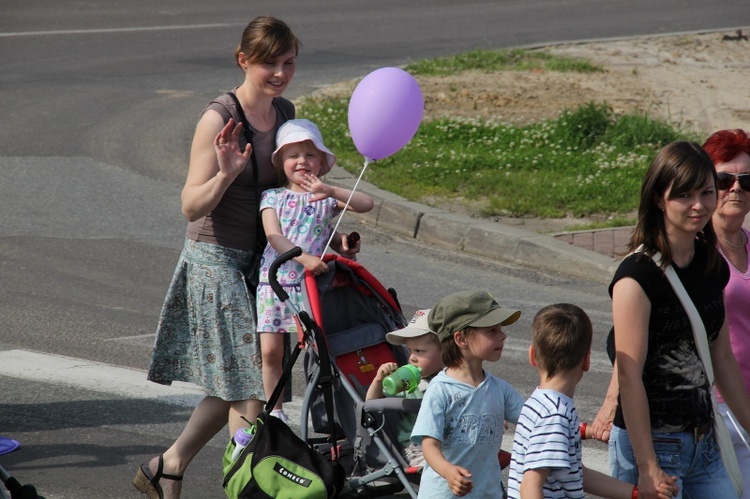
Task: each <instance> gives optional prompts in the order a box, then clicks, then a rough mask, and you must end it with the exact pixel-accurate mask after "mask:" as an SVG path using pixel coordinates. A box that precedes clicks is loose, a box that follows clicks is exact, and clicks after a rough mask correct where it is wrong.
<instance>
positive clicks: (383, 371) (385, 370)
mask: <svg viewBox="0 0 750 499" xmlns="http://www.w3.org/2000/svg"><path fill="white" fill-rule="evenodd" d="M396 369H398V364H396V363H395V362H386V363H385V364H381V365H380V367H379V368H378V373H377V374H376V375H375V379H374V380H373V382H375V381H377V382H378V383H382V382H383V378H385V377H386V376H388V375H389V374H391V373H392V372H394V371H395V370H396Z"/></svg>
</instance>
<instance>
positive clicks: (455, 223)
mask: <svg viewBox="0 0 750 499" xmlns="http://www.w3.org/2000/svg"><path fill="white" fill-rule="evenodd" d="M326 180H327V181H328V182H329V183H331V184H332V185H338V186H341V187H346V188H348V189H351V188H352V187H354V183H355V182H356V177H354V176H353V175H352V174H350V173H349V172H347V171H346V170H344V169H343V168H341V167H339V166H334V168H333V170H332V171H331V172H330V173H329V174H328V175H327V176H326ZM357 190H360V191H362V192H366V193H367V194H369V195H370V196H372V197H373V200H374V201H375V208H373V210H372V211H371V212H369V213H364V214H354V213H351V214H348V215H347V216H356V217H359V218H360V219H361V220H363V222H364V223H366V224H369V225H372V226H374V227H379V228H381V229H384V230H388V231H391V232H393V233H396V234H399V235H402V236H405V237H410V238H414V239H417V240H419V241H422V242H425V243H428V244H433V245H436V246H440V247H443V248H446V249H450V250H454V251H461V252H465V253H468V254H472V255H476V256H481V257H484V258H491V259H495V260H498V261H501V262H508V263H513V264H517V265H524V266H527V267H531V268H536V269H539V270H543V271H546V272H551V273H556V274H563V275H567V276H570V277H574V278H579V279H590V280H593V281H597V282H601V283H603V284H608V283H609V281H610V280H611V278H612V275H613V274H614V271H615V269H616V268H617V258H616V257H614V256H613V255H615V254H616V253H619V252H622V251H623V250H624V246H625V244H626V243H627V241H628V239H629V237H630V230H631V228H627V227H625V228H617V229H602V230H594V231H582V232H563V233H559V234H552V235H544V234H537V233H536V232H531V231H528V230H524V229H519V228H517V227H510V226H507V225H502V224H499V223H495V222H492V221H487V220H483V219H479V218H471V217H468V216H463V215H458V214H455V213H450V212H448V211H446V210H441V209H438V208H433V207H430V206H426V205H422V204H419V203H415V202H413V201H408V200H406V199H404V198H402V197H400V196H397V195H395V194H392V193H390V192H388V191H384V190H382V189H380V188H378V187H376V186H374V185H372V184H370V183H367V182H364V181H362V182H360V184H359V186H358V187H357Z"/></svg>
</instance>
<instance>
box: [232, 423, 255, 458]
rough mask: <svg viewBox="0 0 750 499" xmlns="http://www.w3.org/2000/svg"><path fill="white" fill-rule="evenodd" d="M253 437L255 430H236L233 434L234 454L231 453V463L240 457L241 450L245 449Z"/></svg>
mask: <svg viewBox="0 0 750 499" xmlns="http://www.w3.org/2000/svg"><path fill="white" fill-rule="evenodd" d="M254 436H255V430H254V429H252V428H240V429H239V430H237V432H236V433H235V434H234V452H232V461H236V460H237V458H238V457H240V454H241V453H242V449H244V448H245V447H247V444H249V443H250V440H252V439H253V437H254Z"/></svg>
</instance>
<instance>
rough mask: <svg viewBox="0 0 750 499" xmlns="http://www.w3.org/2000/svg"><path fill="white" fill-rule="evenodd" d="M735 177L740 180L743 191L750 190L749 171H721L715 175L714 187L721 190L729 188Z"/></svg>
mask: <svg viewBox="0 0 750 499" xmlns="http://www.w3.org/2000/svg"><path fill="white" fill-rule="evenodd" d="M735 179H736V180H739V181H740V187H742V190H743V191H750V173H729V172H721V173H719V174H717V175H716V187H717V188H718V189H719V190H721V191H726V190H727V189H731V188H732V186H733V185H734V181H735Z"/></svg>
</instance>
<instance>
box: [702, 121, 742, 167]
mask: <svg viewBox="0 0 750 499" xmlns="http://www.w3.org/2000/svg"><path fill="white" fill-rule="evenodd" d="M703 149H704V150H705V151H706V152H707V153H708V155H709V156H711V160H712V161H713V162H714V165H715V164H718V163H727V162H729V161H731V160H733V159H734V158H736V157H737V155H739V154H740V153H743V152H744V153H746V154H748V155H750V135H748V133H747V132H746V131H745V130H742V129H740V128H736V129H734V130H719V131H718V132H715V133H714V134H712V135H711V136H710V137H709V138H708V139H706V142H705V143H704V144H703Z"/></svg>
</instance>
